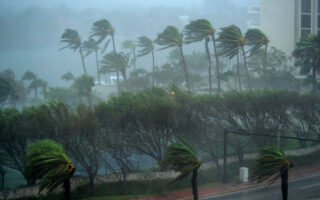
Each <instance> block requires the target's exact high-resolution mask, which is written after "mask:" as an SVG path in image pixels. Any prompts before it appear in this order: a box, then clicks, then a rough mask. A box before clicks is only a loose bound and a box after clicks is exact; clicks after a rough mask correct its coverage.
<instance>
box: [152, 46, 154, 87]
mask: <svg viewBox="0 0 320 200" xmlns="http://www.w3.org/2000/svg"><path fill="white" fill-rule="evenodd" d="M151 55H152V86H154V50H152V52H151Z"/></svg>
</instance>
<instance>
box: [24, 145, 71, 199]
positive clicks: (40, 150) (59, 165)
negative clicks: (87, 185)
mask: <svg viewBox="0 0 320 200" xmlns="http://www.w3.org/2000/svg"><path fill="white" fill-rule="evenodd" d="M25 171H26V173H27V175H28V177H30V178H32V179H34V180H36V179H41V181H40V187H39V193H40V192H41V191H42V190H43V189H48V191H49V192H50V191H52V190H53V189H55V188H57V187H58V186H59V185H61V184H63V188H64V199H65V200H70V199H71V193H70V178H71V177H72V175H73V174H74V172H75V166H74V165H73V164H72V162H71V160H70V159H69V158H68V156H67V155H66V154H65V152H64V151H63V149H62V147H61V146H60V145H59V144H57V143H56V142H54V141H52V140H41V141H37V142H35V143H33V144H31V145H29V146H28V148H27V155H26V159H25Z"/></svg>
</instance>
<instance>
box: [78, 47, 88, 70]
mask: <svg viewBox="0 0 320 200" xmlns="http://www.w3.org/2000/svg"><path fill="white" fill-rule="evenodd" d="M79 52H80V56H81V61H82V67H83V71H84V73H85V74H87V69H86V66H85V64H84V58H83V54H82V48H81V47H80V51H79Z"/></svg>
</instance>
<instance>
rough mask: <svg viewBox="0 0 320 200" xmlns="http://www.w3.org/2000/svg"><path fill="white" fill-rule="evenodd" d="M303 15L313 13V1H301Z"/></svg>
mask: <svg viewBox="0 0 320 200" xmlns="http://www.w3.org/2000/svg"><path fill="white" fill-rule="evenodd" d="M301 13H311V0H301Z"/></svg>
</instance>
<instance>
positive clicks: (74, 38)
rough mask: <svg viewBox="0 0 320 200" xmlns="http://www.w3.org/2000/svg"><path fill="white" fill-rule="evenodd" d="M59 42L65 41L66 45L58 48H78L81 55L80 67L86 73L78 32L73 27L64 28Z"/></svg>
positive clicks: (75, 49) (74, 49)
mask: <svg viewBox="0 0 320 200" xmlns="http://www.w3.org/2000/svg"><path fill="white" fill-rule="evenodd" d="M60 42H61V43H66V44H67V45H66V46H64V47H62V48H61V49H59V50H62V49H65V48H70V49H71V50H73V51H77V50H78V49H79V53H80V56H81V61H82V67H83V71H84V73H85V74H86V73H87V70H86V66H85V64H84V58H83V54H82V45H81V44H82V42H81V38H80V36H79V34H78V32H77V31H76V30H73V29H66V30H64V33H63V34H62V36H61V41H60Z"/></svg>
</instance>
